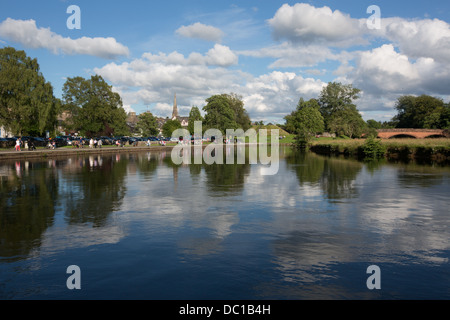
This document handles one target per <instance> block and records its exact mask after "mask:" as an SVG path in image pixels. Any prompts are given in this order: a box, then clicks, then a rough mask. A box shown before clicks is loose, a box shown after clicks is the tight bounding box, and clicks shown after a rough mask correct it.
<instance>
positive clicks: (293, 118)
mask: <svg viewBox="0 0 450 320" xmlns="http://www.w3.org/2000/svg"><path fill="white" fill-rule="evenodd" d="M319 108H320V106H319V104H318V103H317V100H315V99H311V100H309V101H304V100H303V98H301V99H300V101H299V103H298V105H297V109H296V110H295V111H293V112H292V113H291V114H290V115H288V116H286V117H285V119H286V130H287V131H288V132H291V133H294V134H296V135H297V139H296V140H297V145H298V146H300V147H303V146H305V145H306V144H307V143H308V142H309V141H310V140H311V138H313V137H314V136H315V135H316V134H317V133H320V132H323V130H324V121H323V116H322V114H321V113H320V111H319Z"/></svg>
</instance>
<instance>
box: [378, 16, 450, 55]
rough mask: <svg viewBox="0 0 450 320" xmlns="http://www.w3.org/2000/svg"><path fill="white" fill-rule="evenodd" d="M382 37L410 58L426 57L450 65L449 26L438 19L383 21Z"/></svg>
mask: <svg viewBox="0 0 450 320" xmlns="http://www.w3.org/2000/svg"><path fill="white" fill-rule="evenodd" d="M383 25H384V28H383V30H382V32H384V36H385V37H386V38H387V39H389V40H390V41H392V43H393V44H395V45H396V46H398V47H399V48H400V50H401V52H402V53H404V54H406V55H408V56H409V57H411V58H421V57H428V58H433V59H434V60H435V61H437V62H441V63H450V25H449V24H448V23H447V22H445V21H442V20H439V19H434V20H430V19H426V20H413V21H408V20H404V19H398V18H397V19H386V20H383Z"/></svg>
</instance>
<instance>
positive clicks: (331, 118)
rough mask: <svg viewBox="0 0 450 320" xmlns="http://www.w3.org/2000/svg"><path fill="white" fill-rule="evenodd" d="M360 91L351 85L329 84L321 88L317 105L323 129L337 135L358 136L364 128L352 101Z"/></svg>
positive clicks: (364, 125)
mask: <svg viewBox="0 0 450 320" xmlns="http://www.w3.org/2000/svg"><path fill="white" fill-rule="evenodd" d="M360 92H361V90H359V89H357V88H353V86H352V85H344V84H341V83H336V82H330V83H328V85H327V86H326V87H325V88H323V90H322V92H321V94H320V97H319V105H320V112H321V113H322V116H323V118H324V121H325V127H326V128H327V130H330V131H331V132H333V133H336V134H337V135H346V136H348V137H357V136H360V135H361V134H362V132H363V130H364V128H365V127H366V123H365V121H364V120H363V119H362V116H361V114H360V113H359V112H358V109H357V108H356V105H355V104H354V101H355V100H357V99H358V98H359V96H358V94H359V93H360Z"/></svg>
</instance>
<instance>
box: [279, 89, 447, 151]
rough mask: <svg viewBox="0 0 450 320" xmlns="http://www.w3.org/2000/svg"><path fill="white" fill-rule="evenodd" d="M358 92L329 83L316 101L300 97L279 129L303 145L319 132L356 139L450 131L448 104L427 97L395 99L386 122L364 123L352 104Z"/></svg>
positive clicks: (369, 121) (372, 121)
mask: <svg viewBox="0 0 450 320" xmlns="http://www.w3.org/2000/svg"><path fill="white" fill-rule="evenodd" d="M360 92H361V90H359V89H357V88H354V87H353V85H351V84H348V85H344V84H342V83H337V82H330V83H328V85H327V86H326V87H324V88H323V90H322V91H321V93H320V95H319V97H318V98H317V99H310V100H308V101H305V100H304V99H303V98H300V101H299V102H298V104H297V107H296V109H295V110H294V111H293V112H292V113H291V114H289V115H287V116H286V117H285V120H286V123H285V125H284V126H283V129H285V130H286V131H288V132H289V133H291V134H296V135H297V138H298V139H297V140H298V141H302V142H303V143H306V142H308V141H309V140H310V139H311V138H312V137H314V136H315V135H316V134H319V133H323V132H329V133H331V134H335V135H336V136H346V137H349V138H359V137H361V136H362V135H366V136H373V135H376V130H377V129H393V128H415V129H448V128H450V104H449V103H444V101H443V100H442V99H440V98H436V97H432V96H429V95H421V96H411V95H406V96H401V97H399V98H398V99H397V102H396V105H395V109H396V110H397V115H396V116H394V117H393V118H392V119H391V120H390V121H386V122H381V121H376V120H373V119H370V120H368V121H364V120H363V118H362V116H361V114H360V112H359V111H358V109H357V107H356V104H355V102H356V100H357V99H359V93H360Z"/></svg>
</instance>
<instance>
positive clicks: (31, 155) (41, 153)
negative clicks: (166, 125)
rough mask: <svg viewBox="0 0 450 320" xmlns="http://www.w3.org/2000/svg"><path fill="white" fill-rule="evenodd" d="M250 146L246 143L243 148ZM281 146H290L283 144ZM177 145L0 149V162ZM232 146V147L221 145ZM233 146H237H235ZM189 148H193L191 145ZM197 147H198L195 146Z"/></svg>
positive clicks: (171, 147) (121, 151)
mask: <svg viewBox="0 0 450 320" xmlns="http://www.w3.org/2000/svg"><path fill="white" fill-rule="evenodd" d="M248 145H251V144H249V143H246V144H245V146H248ZM279 145H280V146H281V145H290V144H285V143H284V144H283V143H280V144H279ZM176 146H177V144H170V145H166V146H160V145H156V144H155V145H152V146H137V147H133V146H124V147H116V146H102V147H101V148H98V147H97V148H89V147H88V146H86V147H84V148H73V147H60V148H56V149H54V150H52V149H37V150H33V151H30V150H24V149H23V148H22V151H15V150H14V148H8V149H0V161H2V160H26V159H50V158H51V159H54V158H62V157H68V156H85V155H101V154H111V153H138V152H162V151H171V150H172V149H173V148H174V147H176ZM207 146H208V144H203V145H202V148H206V147H207ZM223 146H224V147H225V146H233V145H226V144H224V145H223ZM234 146H237V145H236V144H235V145H234ZM191 147H195V146H194V145H191ZM197 147H198V146H197Z"/></svg>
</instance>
